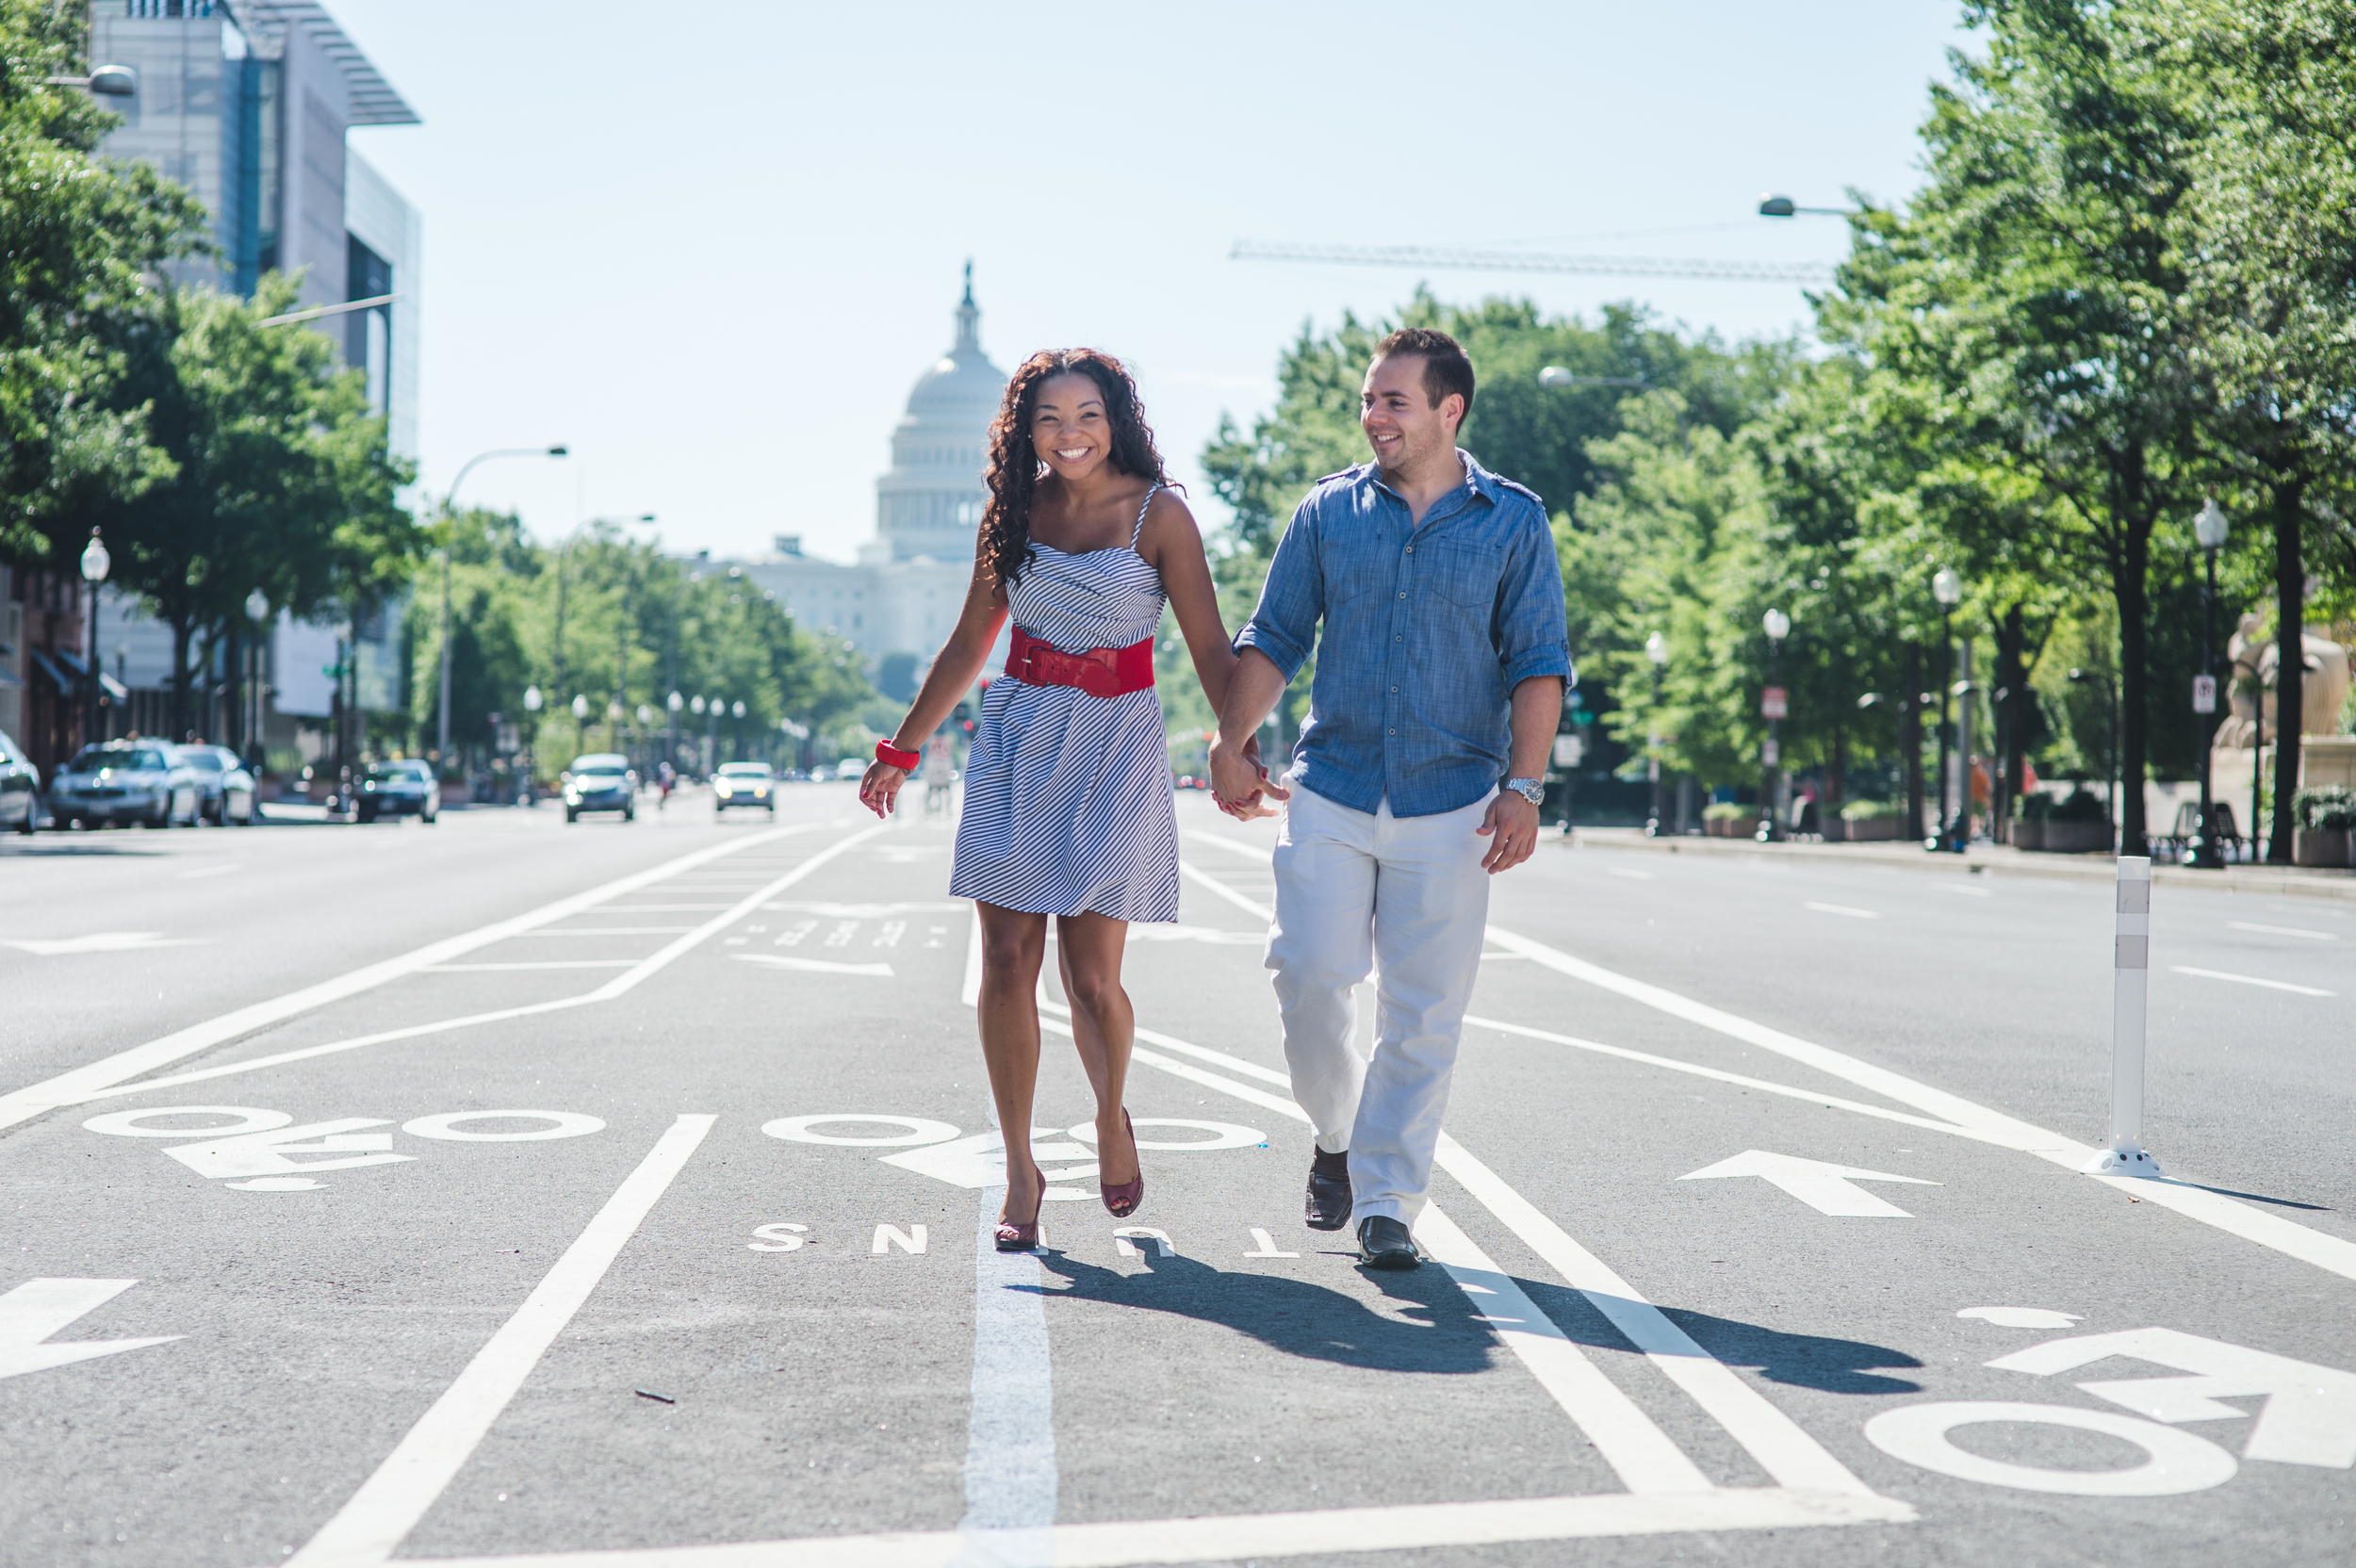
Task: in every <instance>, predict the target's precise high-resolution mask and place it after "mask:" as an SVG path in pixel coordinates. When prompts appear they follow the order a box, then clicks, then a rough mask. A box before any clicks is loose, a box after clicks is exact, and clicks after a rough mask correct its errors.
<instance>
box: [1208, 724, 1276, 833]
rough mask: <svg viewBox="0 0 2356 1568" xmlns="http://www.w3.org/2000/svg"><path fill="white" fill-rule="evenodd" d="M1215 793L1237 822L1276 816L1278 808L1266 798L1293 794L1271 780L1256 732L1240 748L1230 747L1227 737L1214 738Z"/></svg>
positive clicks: (1212, 749)
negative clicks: (1269, 803) (1261, 755)
mask: <svg viewBox="0 0 2356 1568" xmlns="http://www.w3.org/2000/svg"><path fill="white" fill-rule="evenodd" d="M1211 792H1212V793H1213V794H1215V795H1217V796H1218V797H1219V809H1220V810H1222V811H1224V812H1226V813H1227V814H1228V815H1229V816H1231V817H1233V818H1235V820H1236V821H1237V822H1250V821H1252V819H1253V818H1254V817H1272V816H1274V815H1276V809H1275V808H1274V807H1272V806H1269V805H1267V804H1265V802H1264V798H1263V797H1265V796H1270V795H1272V796H1274V797H1275V798H1276V799H1278V800H1290V799H1291V798H1292V792H1291V791H1289V790H1287V789H1285V788H1284V786H1283V785H1281V784H1279V783H1277V782H1276V781H1275V780H1274V779H1272V778H1270V777H1268V769H1267V768H1265V767H1263V766H1262V765H1261V763H1260V737H1259V735H1258V734H1257V733H1256V732H1255V733H1254V734H1252V736H1251V738H1249V739H1248V740H1246V741H1245V742H1244V743H1243V744H1242V745H1240V746H1230V745H1228V743H1227V738H1226V737H1225V736H1224V735H1220V736H1216V737H1214V738H1213V739H1212V741H1211Z"/></svg>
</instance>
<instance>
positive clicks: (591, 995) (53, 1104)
mask: <svg viewBox="0 0 2356 1568" xmlns="http://www.w3.org/2000/svg"><path fill="white" fill-rule="evenodd" d="M793 831H799V829H789V828H779V829H777V832H778V833H780V834H783V833H786V832H793ZM882 831H883V829H882V828H880V827H871V828H867V829H865V830H864V831H862V832H859V833H854V834H852V835H851V836H850V837H849V838H847V839H843V840H840V841H837V842H835V843H831V844H828V845H827V846H826V848H824V849H822V850H820V851H819V852H818V853H817V854H815V855H812V856H811V857H810V858H808V859H806V860H804V861H803V862H802V863H801V864H800V865H797V866H795V867H794V869H793V870H792V871H789V872H787V873H786V874H784V875H782V876H780V877H778V878H777V879H776V880H775V881H772V882H766V883H763V884H762V885H761V889H760V890H759V891H756V892H754V893H751V894H749V895H747V896H746V897H744V898H742V899H740V900H738V901H737V902H736V903H735V904H733V905H731V906H729V907H728V910H727V912H726V913H724V914H720V915H715V916H714V917H712V919H711V920H708V921H706V922H705V923H703V924H701V925H698V926H695V927H694V928H692V929H690V930H688V931H687V932H686V934H685V935H683V936H681V937H679V938H677V939H674V940H672V941H670V942H668V943H666V944H664V945H663V947H662V948H661V949H660V950H659V951H657V952H654V953H651V954H649V955H647V956H646V957H644V958H639V959H635V960H630V968H629V969H628V970H627V971H625V972H622V973H620V974H617V975H615V976H614V978H613V979H611V980H609V981H607V982H606V983H605V984H604V985H602V986H599V987H598V988H597V989H596V990H593V991H586V992H583V993H582V994H581V995H579V996H563V997H557V998H555V999H554V1000H552V1001H548V1002H530V1003H525V1004H523V1005H520V1006H515V1007H499V1008H494V1009H493V1010H491V1011H489V1012H485V1013H469V1014H466V1015H465V1016H464V1017H460V1018H450V1019H436V1020H434V1021H432V1022H430V1023H413V1024H409V1025H406V1026H404V1027H402V1028H399V1029H386V1030H382V1031H380V1032H378V1033H376V1034H373V1035H359V1036H355V1037H352V1038H351V1039H342V1040H329V1041H327V1042H326V1043H325V1044H322V1045H306V1046H303V1047H302V1048H301V1049H299V1050H295V1051H281V1052H277V1053H274V1054H270V1055H268V1056H256V1057H254V1058H253V1059H252V1060H250V1061H242V1062H227V1063H224V1064H222V1065H221V1066H220V1067H208V1068H200V1069H198V1070H194V1071H191V1072H179V1073H173V1074H172V1075H171V1076H169V1077H164V1078H148V1079H142V1080H140V1081H139V1082H137V1083H130V1084H120V1083H118V1084H114V1085H110V1086H103V1087H95V1088H90V1089H87V1090H84V1091H82V1092H80V1093H76V1094H74V1095H72V1096H71V1097H70V1098H69V1097H65V1096H63V1095H53V1096H52V1097H51V1098H50V1100H49V1102H48V1103H46V1104H45V1105H43V1106H42V1107H41V1108H42V1109H45V1110H54V1109H57V1108H58V1107H61V1106H65V1105H80V1104H86V1103H90V1102H93V1101H99V1100H112V1099H118V1098H120V1097H122V1096H123V1095H126V1094H144V1093H146V1092H147V1091H148V1090H150V1089H161V1088H173V1087H177V1086H180V1085H183V1084H196V1083H202V1082H205V1080H207V1079H212V1078H225V1077H229V1076H231V1075H232V1074H235V1073H240V1072H255V1071H259V1070H262V1069H264V1068H270V1067H283V1066H285V1065H286V1063H288V1062H300V1061H307V1060H309V1059H310V1058H312V1057H314V1056H329V1055H334V1054H337V1053H340V1052H345V1051H357V1050H359V1049H360V1048H361V1047H363V1046H369V1045H383V1044H385V1043H386V1042H388V1041H392V1040H405V1039H415V1038H417V1037H419V1036H422V1035H438V1034H442V1033H445V1032H447V1031H449V1030H453V1029H466V1028H471V1027H473V1026H475V1025H477V1024H483V1023H499V1022H503V1021H507V1020H509V1019H517V1018H530V1017H533V1016H535V1015H538V1014H541V1013H553V1012H561V1011H563V1010H564V1009H566V1008H568V1007H585V1006H589V1005H593V1004H596V1003H599V1002H612V1001H614V999H615V998H617V997H620V996H623V995H626V994H628V993H629V992H630V990H632V989H633V988H636V987H637V986H638V985H639V984H640V983H641V982H643V981H645V980H646V979H648V978H650V977H651V976H653V975H654V974H656V973H658V972H661V971H662V970H663V969H664V968H665V967H667V966H668V965H670V964H671V963H672V962H673V961H674V960H676V959H677V958H679V956H680V955H682V954H684V953H686V952H688V951H689V950H690V949H691V948H694V947H695V946H697V945H698V944H700V943H702V942H704V941H706V940H708V939H711V938H712V937H713V936H715V935H717V934H718V933H720V932H722V931H725V930H727V929H728V927H729V926H730V925H732V924H734V923H736V922H737V921H740V920H742V919H744V917H745V916H746V915H748V914H750V913H752V912H753V911H754V910H755V909H757V908H759V907H761V900H763V899H765V898H769V897H772V896H774V895H775V894H777V893H778V892H781V891H783V890H785V889H787V888H790V887H792V886H794V884H795V883H796V882H799V881H800V880H802V878H804V877H806V876H808V875H810V874H811V873H812V872H815V871H817V870H818V869H819V868H820V867H822V866H825V865H826V863H827V862H829V861H831V860H833V859H834V858H837V857H838V856H841V855H843V854H846V853H848V852H849V851H850V850H852V849H854V848H856V847H857V846H858V845H859V844H860V843H862V842H864V841H866V840H868V839H871V838H873V837H875V835H876V834H877V833H880V832H882ZM758 841H759V840H754V839H747V840H745V841H744V842H745V843H748V844H749V843H754V842H758ZM728 847H730V848H735V847H741V846H737V845H730V846H728ZM552 907H553V906H552ZM552 918H553V917H552ZM413 956H414V955H413ZM418 967H420V968H431V967H433V966H418ZM387 978H390V977H389V976H388V977H387ZM194 1049H203V1048H202V1047H197V1048H194ZM183 1054H187V1053H183ZM110 1059H111V1058H110ZM99 1065H101V1066H103V1065H105V1064H103V1063H102V1064H99ZM82 1071H85V1072H87V1071H90V1069H82ZM73 1076H74V1074H72V1073H68V1074H66V1075H65V1078H53V1079H51V1080H50V1083H51V1084H60V1083H63V1082H65V1081H66V1079H68V1078H72V1077H73ZM21 1092H25V1093H30V1092H32V1091H30V1090H25V1091H21ZM6 1103H7V1102H6V1100H0V1106H4V1105H5V1104H6ZM7 1124H8V1123H7V1121H6V1120H5V1119H0V1127H5V1126H6V1125H7Z"/></svg>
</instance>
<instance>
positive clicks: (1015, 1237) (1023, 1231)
mask: <svg viewBox="0 0 2356 1568" xmlns="http://www.w3.org/2000/svg"><path fill="white" fill-rule="evenodd" d="M1046 1207H1047V1172H1045V1171H1044V1170H1042V1171H1040V1172H1039V1202H1038V1203H1037V1204H1035V1205H1033V1210H1032V1217H1031V1222H1030V1223H1029V1224H1028V1225H1017V1224H1015V1223H1014V1222H1013V1221H1012V1220H1009V1219H1002V1220H1000V1221H999V1222H998V1229H997V1230H995V1231H994V1232H992V1233H990V1239H991V1240H992V1241H993V1242H994V1243H995V1244H996V1246H997V1248H998V1250H1000V1251H1001V1252H1028V1251H1030V1250H1032V1249H1033V1248H1035V1247H1037V1246H1038V1245H1039V1210H1041V1209H1044V1208H1046Z"/></svg>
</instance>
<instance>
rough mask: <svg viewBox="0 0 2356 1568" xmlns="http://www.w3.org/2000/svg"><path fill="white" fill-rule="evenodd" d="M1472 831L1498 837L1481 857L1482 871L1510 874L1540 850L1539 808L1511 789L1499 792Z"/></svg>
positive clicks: (1493, 874)
mask: <svg viewBox="0 0 2356 1568" xmlns="http://www.w3.org/2000/svg"><path fill="white" fill-rule="evenodd" d="M1473 831H1474V832H1476V833H1483V834H1494V835H1495V836H1496V839H1495V841H1494V842H1492V843H1491V844H1490V845H1489V852H1488V853H1487V854H1486V855H1483V856H1482V857H1481V870H1483V871H1485V872H1487V873H1488V874H1490V875H1492V876H1495V875H1496V874H1497V873H1499V872H1501V871H1511V870H1512V869H1513V867H1515V866H1518V865H1520V864H1521V863H1522V862H1523V861H1524V860H1527V859H1529V858H1530V853H1531V852H1532V851H1533V850H1535V849H1536V848H1537V847H1538V808H1536V807H1535V806H1532V805H1530V802H1529V801H1527V800H1525V799H1523V798H1522V797H1521V796H1520V795H1518V794H1515V793H1514V792H1513V791H1511V790H1500V791H1498V792H1497V798H1496V799H1495V800H1492V801H1491V802H1489V810H1488V813H1487V814H1486V815H1485V816H1483V817H1482V818H1481V825H1480V826H1479V827H1477V828H1475V829H1473Z"/></svg>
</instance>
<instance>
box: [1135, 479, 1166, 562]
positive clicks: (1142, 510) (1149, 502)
mask: <svg viewBox="0 0 2356 1568" xmlns="http://www.w3.org/2000/svg"><path fill="white" fill-rule="evenodd" d="M1164 488H1165V487H1164V486H1162V485H1159V484H1156V485H1154V486H1153V489H1151V490H1148V491H1147V492H1146V493H1145V500H1144V502H1143V504H1141V505H1140V506H1138V508H1137V522H1136V524H1135V525H1134V526H1132V527H1131V528H1130V530H1129V547H1130V548H1131V549H1136V548H1137V535H1139V534H1141V533H1143V532H1144V531H1145V514H1146V512H1147V510H1148V509H1149V508H1151V507H1152V506H1153V498H1154V497H1156V496H1158V495H1160V494H1161V493H1162V491H1163V489H1164Z"/></svg>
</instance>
